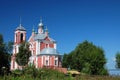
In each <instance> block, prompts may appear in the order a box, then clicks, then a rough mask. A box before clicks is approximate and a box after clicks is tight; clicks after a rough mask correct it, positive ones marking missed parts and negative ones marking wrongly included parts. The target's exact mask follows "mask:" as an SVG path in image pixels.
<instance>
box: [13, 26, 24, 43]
mask: <svg viewBox="0 0 120 80" xmlns="http://www.w3.org/2000/svg"><path fill="white" fill-rule="evenodd" d="M14 38H15V39H14V43H15V44H20V43H21V42H24V41H25V40H26V30H25V28H24V27H22V25H21V24H20V25H19V27H17V28H16V30H15V37H14Z"/></svg>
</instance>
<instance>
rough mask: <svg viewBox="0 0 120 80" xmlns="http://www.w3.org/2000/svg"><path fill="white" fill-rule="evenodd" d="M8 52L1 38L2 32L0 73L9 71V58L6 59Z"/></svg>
mask: <svg viewBox="0 0 120 80" xmlns="http://www.w3.org/2000/svg"><path fill="white" fill-rule="evenodd" d="M8 55H9V54H8V53H7V50H6V48H5V43H4V40H3V36H2V34H0V74H4V73H5V72H6V73H8V72H9V66H10V63H9V60H8Z"/></svg>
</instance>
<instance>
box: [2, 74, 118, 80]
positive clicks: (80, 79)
mask: <svg viewBox="0 0 120 80" xmlns="http://www.w3.org/2000/svg"><path fill="white" fill-rule="evenodd" d="M0 80H120V77H111V76H83V75H82V76H76V77H70V76H65V77H59V76H58V77H57V76H56V77H55V76H51V77H47V75H46V77H41V78H40V77H39V78H38V77H36V78H33V77H31V76H26V75H25V76H16V77H13V76H4V77H0Z"/></svg>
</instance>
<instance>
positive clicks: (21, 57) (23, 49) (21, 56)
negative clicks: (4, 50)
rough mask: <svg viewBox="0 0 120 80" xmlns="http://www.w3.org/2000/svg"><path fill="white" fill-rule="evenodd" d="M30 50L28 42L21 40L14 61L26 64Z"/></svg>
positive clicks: (22, 64) (21, 64)
mask: <svg viewBox="0 0 120 80" xmlns="http://www.w3.org/2000/svg"><path fill="white" fill-rule="evenodd" d="M30 56H31V51H30V50H29V43H27V42H23V43H22V44H21V45H20V47H19V52H18V53H17V55H16V62H17V63H18V65H20V66H25V65H26V64H28V61H29V57H30Z"/></svg>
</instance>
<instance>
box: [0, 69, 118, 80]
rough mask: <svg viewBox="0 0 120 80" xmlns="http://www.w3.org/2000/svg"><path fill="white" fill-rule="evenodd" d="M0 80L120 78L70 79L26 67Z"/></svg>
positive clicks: (82, 79) (84, 78)
mask: <svg viewBox="0 0 120 80" xmlns="http://www.w3.org/2000/svg"><path fill="white" fill-rule="evenodd" d="M0 80H120V77H111V76H90V75H77V76H75V77H72V76H71V75H67V76H66V75H65V74H64V73H61V72H58V71H56V70H52V69H46V68H44V69H36V68H34V67H27V68H25V69H24V70H23V71H21V70H15V71H12V73H11V74H9V75H4V76H0Z"/></svg>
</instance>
